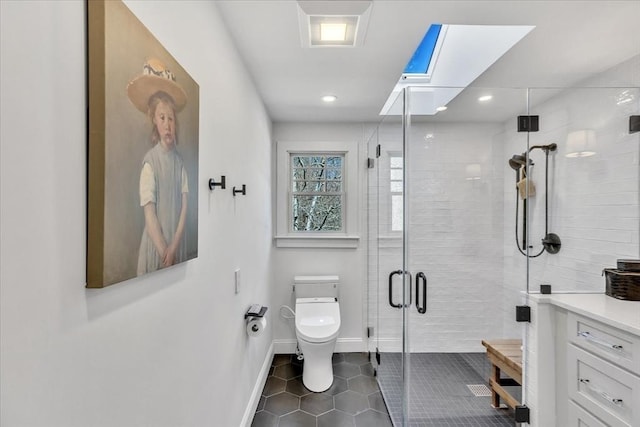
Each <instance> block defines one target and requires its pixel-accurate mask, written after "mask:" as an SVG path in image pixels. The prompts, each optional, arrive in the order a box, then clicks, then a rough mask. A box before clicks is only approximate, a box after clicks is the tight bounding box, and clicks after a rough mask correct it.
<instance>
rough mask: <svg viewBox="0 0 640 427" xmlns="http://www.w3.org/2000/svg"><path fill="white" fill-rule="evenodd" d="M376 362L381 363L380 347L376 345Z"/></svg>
mask: <svg viewBox="0 0 640 427" xmlns="http://www.w3.org/2000/svg"><path fill="white" fill-rule="evenodd" d="M376 362H378V365H379V364H380V351H379V350H378V347H376Z"/></svg>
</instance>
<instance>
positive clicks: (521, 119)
mask: <svg viewBox="0 0 640 427" xmlns="http://www.w3.org/2000/svg"><path fill="white" fill-rule="evenodd" d="M539 119H540V116H518V132H538V129H539V126H538V125H539V123H540V120H539Z"/></svg>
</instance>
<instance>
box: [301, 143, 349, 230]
mask: <svg viewBox="0 0 640 427" xmlns="http://www.w3.org/2000/svg"><path fill="white" fill-rule="evenodd" d="M290 158H291V198H290V209H291V215H290V218H291V229H292V231H294V232H297V231H342V229H343V228H344V227H343V217H342V205H343V204H344V191H343V189H344V186H343V177H344V167H343V165H344V155H342V154H341V155H337V156H336V155H326V154H320V153H318V154H312V155H301V154H291V155H290Z"/></svg>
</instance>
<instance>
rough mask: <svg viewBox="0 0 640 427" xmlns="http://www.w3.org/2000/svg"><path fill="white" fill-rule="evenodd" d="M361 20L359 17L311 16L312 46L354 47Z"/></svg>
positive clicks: (310, 34)
mask: <svg viewBox="0 0 640 427" xmlns="http://www.w3.org/2000/svg"><path fill="white" fill-rule="evenodd" d="M359 19H360V17H359V16H320V15H314V16H310V17H309V30H308V31H309V40H310V44H311V46H325V47H326V46H354V45H355V38H356V32H357V29H358V21H359Z"/></svg>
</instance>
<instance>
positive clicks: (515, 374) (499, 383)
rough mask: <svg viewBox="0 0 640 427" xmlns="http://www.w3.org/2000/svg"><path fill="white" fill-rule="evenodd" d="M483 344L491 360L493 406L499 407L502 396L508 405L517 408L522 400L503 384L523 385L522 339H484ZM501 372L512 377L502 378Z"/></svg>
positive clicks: (490, 379)
mask: <svg viewBox="0 0 640 427" xmlns="http://www.w3.org/2000/svg"><path fill="white" fill-rule="evenodd" d="M482 345H483V346H485V347H486V348H487V358H488V359H489V361H490V362H491V377H490V378H489V384H490V385H491V406H493V407H494V408H499V407H500V398H501V397H502V398H503V399H504V401H505V403H506V404H507V405H509V406H510V407H512V408H515V407H516V406H517V405H520V402H518V401H517V400H516V399H515V398H514V397H513V396H512V395H511V394H510V393H509V392H508V391H507V390H506V389H505V388H504V387H503V386H510V385H522V340H519V339H506V340H505V339H500V340H499V339H496V340H482ZM500 372H504V373H505V374H507V375H508V376H509V377H510V378H500Z"/></svg>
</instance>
